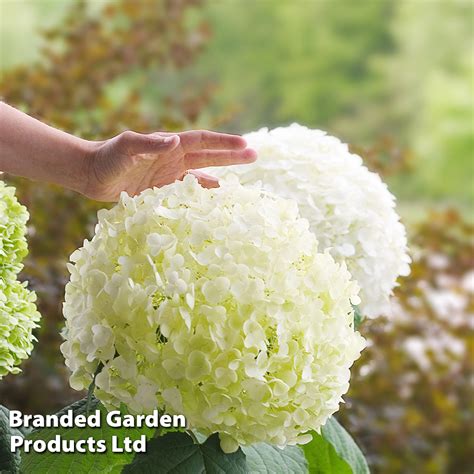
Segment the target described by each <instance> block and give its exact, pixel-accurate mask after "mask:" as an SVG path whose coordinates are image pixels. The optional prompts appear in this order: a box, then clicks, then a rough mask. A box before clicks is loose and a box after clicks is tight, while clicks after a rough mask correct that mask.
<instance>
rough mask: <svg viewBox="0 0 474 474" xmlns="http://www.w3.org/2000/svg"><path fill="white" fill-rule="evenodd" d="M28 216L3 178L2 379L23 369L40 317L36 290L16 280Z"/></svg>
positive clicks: (0, 217)
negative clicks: (23, 362) (29, 288)
mask: <svg viewBox="0 0 474 474" xmlns="http://www.w3.org/2000/svg"><path fill="white" fill-rule="evenodd" d="M28 217H29V216H28V211H27V210H26V208H25V207H24V206H22V205H21V204H20V203H19V202H18V200H17V198H16V196H15V188H14V187H13V186H7V185H6V184H5V183H4V182H3V181H0V380H1V379H2V378H3V377H4V376H5V375H7V374H8V373H14V374H16V373H18V372H20V369H19V367H18V365H19V364H20V363H21V362H22V361H23V360H24V359H26V358H28V356H29V355H30V354H31V351H32V350H33V342H34V341H35V340H36V339H35V337H34V336H33V329H35V328H36V327H37V326H38V324H37V322H38V321H39V319H40V314H39V313H38V311H37V310H36V306H35V304H34V302H35V300H36V295H35V293H34V292H33V291H29V290H28V289H27V283H26V282H24V283H20V282H19V281H18V280H17V274H18V272H19V271H20V270H21V269H22V268H23V264H22V260H23V258H24V257H25V256H26V254H27V253H28V247H27V243H26V237H25V234H26V222H27V220H28Z"/></svg>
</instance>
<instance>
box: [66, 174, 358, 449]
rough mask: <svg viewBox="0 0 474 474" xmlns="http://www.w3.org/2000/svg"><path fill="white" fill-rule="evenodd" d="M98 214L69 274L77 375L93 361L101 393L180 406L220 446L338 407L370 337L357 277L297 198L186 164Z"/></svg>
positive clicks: (279, 441) (294, 436)
mask: <svg viewBox="0 0 474 474" xmlns="http://www.w3.org/2000/svg"><path fill="white" fill-rule="evenodd" d="M98 218H99V222H98V224H97V227H96V232H95V235H94V237H93V238H92V240H91V241H85V243H84V246H83V247H82V248H81V249H79V250H77V251H76V252H74V253H73V255H72V256H71V260H72V262H73V264H71V265H70V267H69V268H70V271H71V280H70V282H69V283H68V284H67V286H66V301H65V304H64V314H65V317H66V330H65V338H66V341H65V342H64V343H63V345H62V352H63V354H64V356H65V358H66V363H67V365H68V366H69V368H70V369H71V370H72V376H71V384H72V386H73V387H74V388H76V389H83V388H86V387H87V386H88V385H89V384H90V382H91V380H92V376H93V374H94V372H95V371H96V370H97V369H98V367H99V373H98V375H97V378H96V387H97V388H96V395H97V396H98V398H99V399H100V400H102V401H103V402H104V403H105V405H106V406H107V407H118V406H119V405H120V403H121V402H123V403H125V404H126V405H127V406H128V407H129V409H130V410H131V411H132V412H135V413H146V412H150V411H151V410H153V409H155V408H161V409H163V410H166V411H167V412H168V413H171V414H184V415H185V416H186V418H187V421H188V424H189V427H191V428H195V429H198V430H199V431H200V432H202V433H204V434H211V433H215V432H218V433H220V437H221V445H222V447H223V449H224V450H225V451H227V452H231V451H233V450H235V449H237V447H238V445H239V444H241V445H245V444H250V443H253V442H257V441H267V442H269V443H273V444H276V445H280V446H283V445H286V444H295V443H299V442H305V441H308V438H310V436H309V435H304V433H305V432H307V431H308V430H313V429H318V428H319V427H320V426H321V425H322V424H323V423H324V422H325V421H326V420H327V418H328V417H329V416H330V415H331V414H332V413H334V412H335V411H336V410H337V409H338V406H339V403H340V402H341V396H342V395H343V394H344V393H345V392H346V391H347V389H348V387H349V377H350V372H349V368H350V366H351V365H352V363H353V362H354V360H355V359H357V358H358V357H359V353H360V351H361V350H362V348H363V347H364V339H363V338H362V336H361V335H360V334H359V333H358V332H356V331H354V327H353V311H352V307H351V301H352V302H353V303H357V291H358V287H357V284H356V283H354V282H353V281H351V279H350V278H351V277H350V274H349V272H348V271H347V270H346V268H345V266H344V265H340V264H337V263H335V262H334V260H333V258H332V257H331V256H330V255H329V254H328V253H318V252H317V242H316V238H315V237H314V235H313V234H312V233H311V232H310V231H309V230H308V222H307V221H306V220H304V219H301V218H300V217H299V215H298V211H297V206H296V203H294V202H293V201H289V200H285V199H282V198H279V197H275V196H273V195H269V194H266V193H262V192H261V190H259V189H254V188H244V187H242V186H241V185H240V184H238V183H237V181H235V182H234V183H232V182H228V183H227V184H226V185H224V186H223V187H221V188H219V189H212V190H210V189H203V188H201V187H200V186H199V184H198V183H197V181H196V180H195V178H194V177H192V176H188V177H186V178H185V180H184V182H176V183H174V184H172V185H169V186H165V187H164V188H161V189H153V190H147V191H145V192H143V193H142V194H140V195H139V196H137V197H134V198H131V197H129V196H127V195H125V194H122V196H121V198H120V202H119V203H118V204H117V205H116V206H115V207H114V208H112V209H111V210H102V211H100V212H99V215H98ZM101 366H103V368H101V369H100V367H101Z"/></svg>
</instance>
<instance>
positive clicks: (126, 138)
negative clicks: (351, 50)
mask: <svg viewBox="0 0 474 474" xmlns="http://www.w3.org/2000/svg"><path fill="white" fill-rule="evenodd" d="M120 138H121V141H122V144H123V146H125V147H126V149H127V151H128V152H130V153H134V154H154V153H162V152H164V151H171V150H174V149H175V148H176V147H177V146H178V145H179V136H178V135H171V136H167V137H163V136H161V135H157V134H154V133H150V134H146V135H145V134H142V133H136V132H124V133H123V134H122V135H121V137H120Z"/></svg>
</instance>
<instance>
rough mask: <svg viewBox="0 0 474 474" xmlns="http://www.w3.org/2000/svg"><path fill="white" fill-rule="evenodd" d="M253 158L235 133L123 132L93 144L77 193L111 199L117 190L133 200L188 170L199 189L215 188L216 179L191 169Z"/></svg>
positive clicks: (231, 163) (247, 161)
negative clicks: (197, 183) (83, 181)
mask: <svg viewBox="0 0 474 474" xmlns="http://www.w3.org/2000/svg"><path fill="white" fill-rule="evenodd" d="M255 160H256V153H255V151H254V150H252V149H249V148H246V142H245V140H244V139H243V138H242V137H240V136H238V135H228V134H225V133H217V132H210V131H207V130H192V131H187V132H181V133H176V134H172V133H161V132H157V133H150V134H146V135H144V134H140V133H136V132H131V131H126V132H123V133H121V134H120V135H118V136H116V137H114V138H111V139H110V140H106V141H104V142H94V146H93V147H92V149H91V151H90V155H89V158H88V159H87V160H86V162H85V163H86V165H85V174H86V177H85V186H84V189H83V190H82V193H83V194H85V195H86V196H88V197H90V198H92V199H95V200H98V201H116V200H118V198H119V196H120V193H121V192H122V191H126V192H127V193H128V194H130V195H132V196H133V195H136V194H139V193H140V192H141V191H143V190H144V189H146V188H150V187H153V186H156V187H160V186H164V185H166V184H169V183H173V182H174V181H176V180H177V179H182V178H183V176H184V175H185V174H186V173H187V172H188V171H189V172H190V173H192V174H194V175H195V176H196V178H197V179H198V181H199V183H200V184H201V185H202V186H204V187H207V188H213V187H218V186H219V183H218V180H217V178H215V177H213V176H210V175H208V174H206V173H203V172H201V171H195V170H196V169H199V168H206V167H208V166H226V165H234V164H245V163H252V162H253V161H255Z"/></svg>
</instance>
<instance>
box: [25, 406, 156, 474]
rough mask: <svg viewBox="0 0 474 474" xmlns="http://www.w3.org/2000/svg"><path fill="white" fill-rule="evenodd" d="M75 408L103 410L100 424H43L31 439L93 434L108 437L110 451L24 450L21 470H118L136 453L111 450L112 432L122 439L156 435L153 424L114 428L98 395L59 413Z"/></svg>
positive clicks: (97, 437)
mask: <svg viewBox="0 0 474 474" xmlns="http://www.w3.org/2000/svg"><path fill="white" fill-rule="evenodd" d="M69 409H72V410H73V412H74V416H77V415H79V414H82V415H85V414H86V411H87V410H88V409H89V411H90V412H93V411H95V410H99V411H100V416H101V426H100V428H90V427H86V428H42V429H38V430H35V431H33V433H31V434H30V435H29V436H28V437H27V439H31V440H38V439H42V440H44V441H46V442H47V441H48V440H51V439H54V438H55V437H56V435H59V436H61V439H63V440H74V441H78V440H83V439H86V440H87V439H88V438H89V437H91V438H93V439H94V440H105V443H106V445H107V451H106V452H105V453H92V452H86V453H80V452H77V451H76V452H74V453H64V452H62V453H50V452H47V451H45V452H44V453H35V452H32V451H30V452H29V453H26V452H23V454H22V456H21V457H22V460H21V471H22V472H24V473H27V474H35V473H41V474H43V473H45V472H57V473H63V472H64V473H74V474H86V473H97V472H104V473H118V472H120V471H121V470H122V468H123V466H125V465H126V464H128V463H129V462H131V461H132V459H133V456H134V453H115V452H112V450H111V445H112V441H111V440H112V436H116V437H117V438H118V439H119V440H123V439H124V438H125V437H129V438H131V439H132V440H136V439H139V438H140V436H141V435H146V436H147V438H148V437H150V436H152V434H153V430H151V429H149V428H111V427H109V426H108V425H107V423H106V421H105V416H106V413H107V410H106V409H105V408H104V407H103V405H102V404H101V403H100V402H99V401H98V400H97V399H96V398H92V399H91V400H90V402H89V404H88V402H87V398H84V399H82V400H80V401H78V402H76V403H74V404H72V405H70V406H68V407H66V408H64V409H63V410H61V411H60V412H58V413H57V414H58V415H61V414H64V413H66V412H67V411H68V410H69Z"/></svg>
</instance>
